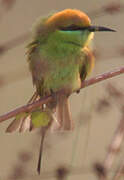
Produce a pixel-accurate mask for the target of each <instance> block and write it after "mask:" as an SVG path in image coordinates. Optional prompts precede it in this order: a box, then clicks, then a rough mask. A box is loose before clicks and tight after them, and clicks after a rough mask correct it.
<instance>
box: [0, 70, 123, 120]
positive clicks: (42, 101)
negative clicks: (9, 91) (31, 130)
mask: <svg viewBox="0 0 124 180" xmlns="http://www.w3.org/2000/svg"><path fill="white" fill-rule="evenodd" d="M122 73H124V67H121V68H118V69H115V70H113V71H110V72H107V73H103V74H100V75H98V76H96V77H93V78H91V79H89V80H85V81H83V82H82V85H81V88H80V89H82V88H85V87H87V86H90V85H92V84H95V83H98V82H100V81H103V80H106V79H109V78H112V77H114V76H117V75H120V74H122ZM61 93H62V91H58V92H57V94H61ZM51 99H52V96H46V97H44V98H42V99H40V100H38V101H36V102H34V103H31V104H27V105H24V106H21V107H19V108H17V109H15V110H13V111H10V112H8V113H6V114H4V115H1V116H0V122H2V121H5V120H7V119H9V118H12V117H14V116H16V115H17V114H19V113H21V112H30V111H32V110H34V109H36V108H37V107H39V106H41V105H42V104H45V103H47V102H49V101H50V100H51Z"/></svg>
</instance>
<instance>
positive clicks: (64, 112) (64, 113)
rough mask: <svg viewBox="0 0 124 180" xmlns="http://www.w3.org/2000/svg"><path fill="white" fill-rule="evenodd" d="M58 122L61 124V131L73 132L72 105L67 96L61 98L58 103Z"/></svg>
mask: <svg viewBox="0 0 124 180" xmlns="http://www.w3.org/2000/svg"><path fill="white" fill-rule="evenodd" d="M56 113H57V120H58V123H59V124H60V127H59V129H63V130H72V129H73V121H72V118H71V111H70V105H69V101H68V97H67V96H61V97H60V98H59V100H58V102H57V109H56Z"/></svg>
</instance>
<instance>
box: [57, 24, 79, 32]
mask: <svg viewBox="0 0 124 180" xmlns="http://www.w3.org/2000/svg"><path fill="white" fill-rule="evenodd" d="M59 29H60V30H62V31H80V30H82V28H81V27H79V26H76V25H73V24H72V25H70V26H67V27H60V28H59Z"/></svg>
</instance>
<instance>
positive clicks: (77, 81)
mask: <svg viewBox="0 0 124 180" xmlns="http://www.w3.org/2000/svg"><path fill="white" fill-rule="evenodd" d="M96 31H113V32H114V31H115V30H113V29H110V28H107V27H103V26H94V25H92V24H91V20H90V18H89V17H88V15H87V14H85V13H84V12H83V11H80V10H77V9H64V10H62V11H60V12H56V13H52V14H49V15H48V16H45V17H41V18H39V19H38V20H37V22H36V23H35V25H34V27H33V33H32V40H31V42H30V43H29V44H28V46H27V60H28V64H29V69H30V72H31V74H32V81H33V84H34V86H35V87H36V94H37V95H36V94H35V97H33V100H31V101H30V102H34V101H36V100H37V99H38V98H43V97H45V96H49V95H51V96H52V100H51V101H50V102H48V103H46V104H45V105H43V106H42V107H41V108H39V109H38V110H36V111H37V113H38V115H40V114H41V113H42V112H44V113H46V115H48V117H49V118H50V119H51V122H52V124H54V122H55V121H57V128H58V129H60V130H67V131H68V130H72V129H73V128H74V123H73V120H72V117H71V112H70V105H69V96H70V95H71V94H72V93H73V92H75V91H77V92H78V90H79V89H80V87H81V82H82V81H84V80H85V79H86V77H87V76H88V75H89V74H90V73H91V72H92V70H93V68H94V55H93V52H92V49H91V48H90V42H91V41H92V39H93V37H94V32H96ZM58 91H61V93H57V92H58ZM54 114H55V115H54ZM25 117H28V118H25ZM31 117H32V116H31V115H30V118H29V116H27V115H23V116H21V118H18V122H17V119H15V120H14V121H13V122H12V123H11V124H10V125H9V127H8V128H7V132H13V131H14V130H16V129H17V128H20V131H23V130H25V129H30V130H32V129H33V127H35V121H31V120H29V119H31ZM20 119H21V120H20ZM22 119H23V120H22ZM35 119H36V118H35ZM32 122H33V123H32ZM52 124H51V125H50V126H52ZM54 128H56V127H54ZM41 144H42V143H41ZM40 156H41V154H40ZM39 164H40V162H39ZM39 167H40V165H39ZM38 171H40V170H39V168H38Z"/></svg>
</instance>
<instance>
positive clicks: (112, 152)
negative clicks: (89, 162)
mask: <svg viewBox="0 0 124 180" xmlns="http://www.w3.org/2000/svg"><path fill="white" fill-rule="evenodd" d="M123 140H124V114H122V118H121V120H120V122H119V125H118V127H117V129H116V132H115V135H114V137H113V139H112V142H111V143H110V145H109V147H108V152H107V155H106V158H105V160H104V162H103V164H101V163H97V167H100V168H99V169H100V171H99V169H98V168H96V170H98V171H97V174H98V176H99V178H100V180H103V179H105V180H106V179H107V178H108V172H109V170H110V168H111V167H112V165H113V162H114V159H115V157H116V156H117V154H118V153H119V152H120V147H121V144H122V142H123ZM103 172H104V173H103Z"/></svg>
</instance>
